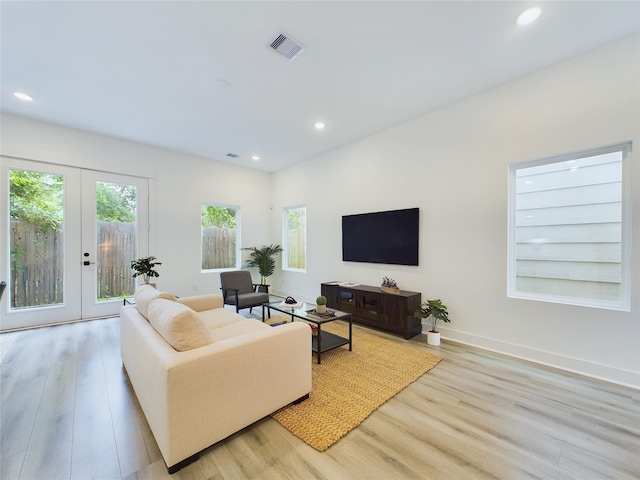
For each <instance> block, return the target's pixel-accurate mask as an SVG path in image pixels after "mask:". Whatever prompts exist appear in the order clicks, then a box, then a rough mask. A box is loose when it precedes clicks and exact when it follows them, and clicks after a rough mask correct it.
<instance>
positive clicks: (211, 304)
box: [178, 293, 223, 312]
mask: <svg viewBox="0 0 640 480" xmlns="http://www.w3.org/2000/svg"><path fill="white" fill-rule="evenodd" d="M178 302H179V303H182V304H183V305H186V306H187V307H189V308H191V309H192V310H195V311H196V312H203V311H205V310H213V309H214V308H222V306H223V305H222V295H220V294H217V293H208V294H205V295H194V296H193V297H181V298H178Z"/></svg>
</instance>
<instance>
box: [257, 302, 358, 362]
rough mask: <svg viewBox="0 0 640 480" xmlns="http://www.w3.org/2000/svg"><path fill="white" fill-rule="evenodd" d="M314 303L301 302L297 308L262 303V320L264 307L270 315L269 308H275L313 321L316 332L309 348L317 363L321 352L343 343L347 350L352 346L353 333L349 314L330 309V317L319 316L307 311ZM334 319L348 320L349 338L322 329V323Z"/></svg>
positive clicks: (263, 319) (294, 316)
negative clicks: (331, 314)
mask: <svg viewBox="0 0 640 480" xmlns="http://www.w3.org/2000/svg"><path fill="white" fill-rule="evenodd" d="M314 307H315V305H314V304H307V303H303V304H302V305H301V306H299V307H298V308H289V307H286V306H282V304H281V302H271V303H263V304H262V321H263V322H264V321H265V309H266V310H267V311H268V314H269V316H271V310H276V311H278V312H280V313H284V314H285V315H291V320H292V321H293V320H295V319H296V318H297V319H300V320H304V321H305V322H308V323H313V324H315V325H316V326H317V327H318V334H317V335H312V337H311V350H312V351H313V352H315V353H317V354H318V364H320V363H321V358H322V354H323V353H324V352H328V351H329V350H333V349H334V348H338V347H341V346H343V345H349V351H351V350H352V347H353V341H352V340H353V335H352V323H351V314H350V313H347V312H341V311H340V310H334V309H331V311H332V312H333V316H331V317H319V316H317V315H313V314H311V313H309V312H310V311H312V310H313V309H314ZM335 320H346V321H348V322H349V338H344V337H341V336H340V335H336V334H334V333H331V332H327V331H323V330H322V325H324V324H326V323H329V322H333V321H335Z"/></svg>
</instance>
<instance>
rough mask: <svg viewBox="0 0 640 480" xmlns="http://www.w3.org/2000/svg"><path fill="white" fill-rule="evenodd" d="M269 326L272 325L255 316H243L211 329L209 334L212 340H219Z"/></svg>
mask: <svg viewBox="0 0 640 480" xmlns="http://www.w3.org/2000/svg"><path fill="white" fill-rule="evenodd" d="M271 328H273V327H271V326H269V325H267V324H266V323H263V322H261V321H260V320H257V319H255V318H245V319H244V320H241V321H239V322H235V323H231V324H229V325H226V326H224V327H220V328H216V329H214V330H211V331H210V335H211V338H212V339H213V341H214V342H220V341H222V340H227V339H229V338H235V337H240V336H242V335H246V334H248V333H254V332H256V331H259V330H269V329H271Z"/></svg>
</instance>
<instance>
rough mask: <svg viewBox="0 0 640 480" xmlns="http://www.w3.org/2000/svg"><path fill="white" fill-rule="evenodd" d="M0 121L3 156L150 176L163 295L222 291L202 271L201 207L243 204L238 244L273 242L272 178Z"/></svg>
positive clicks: (5, 118) (8, 118)
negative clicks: (214, 204)
mask: <svg viewBox="0 0 640 480" xmlns="http://www.w3.org/2000/svg"><path fill="white" fill-rule="evenodd" d="M1 120H2V132H1V133H2V142H1V154H2V155H5V156H13V157H17V158H24V159H28V160H38V161H46V162H49V163H57V164H64V165H69V166H75V167H82V168H89V169H96V170H103V171H109V172H115V173H124V174H128V175H139V176H143V177H148V178H151V179H152V181H151V199H150V200H151V202H150V210H151V216H152V218H151V227H152V228H151V235H150V237H151V240H150V247H149V253H150V254H151V255H154V256H156V257H157V258H158V260H159V261H161V262H162V266H160V267H158V271H159V273H160V277H159V278H158V281H157V283H158V288H160V289H162V290H167V291H171V292H173V293H175V294H176V295H179V296H185V295H191V294H200V293H211V292H215V293H219V292H220V290H219V289H220V275H219V274H218V273H201V271H200V205H201V204H202V203H203V202H209V203H225V204H231V205H239V206H240V208H241V216H242V224H243V228H242V246H253V245H261V244H263V243H267V242H269V241H270V238H271V236H272V232H271V230H270V227H271V223H270V212H271V210H270V209H269V201H268V199H269V196H270V193H271V175H270V174H267V173H263V172H258V171H255V170H249V169H246V168H240V167H235V166H233V165H228V164H225V163H221V162H214V161H211V160H206V159H203V158H198V157H194V156H191V155H187V154H181V153H177V152H171V151H168V150H163V149H159V148H153V147H149V146H145V145H141V144H137V143H133V142H128V141H124V140H118V139H115V138H110V137H105V136H101V135H95V134H91V133H87V132H82V131H79V130H74V129H69V128H64V127H59V126H55V125H51V124H46V123H41V122H36V121H32V120H28V119H25V118H21V117H16V116H12V115H2V118H1ZM2 261H4V256H2ZM1 263H2V262H0V268H3V267H2V265H1ZM0 271H4V270H0ZM256 281H257V277H256Z"/></svg>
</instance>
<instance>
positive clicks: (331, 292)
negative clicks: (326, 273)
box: [320, 284, 340, 310]
mask: <svg viewBox="0 0 640 480" xmlns="http://www.w3.org/2000/svg"><path fill="white" fill-rule="evenodd" d="M320 293H321V294H322V295H324V296H325V297H327V307H329V308H337V309H338V310H340V309H339V308H338V303H339V302H338V298H339V296H340V291H339V289H338V287H336V286H335V285H325V284H322V285H320Z"/></svg>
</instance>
